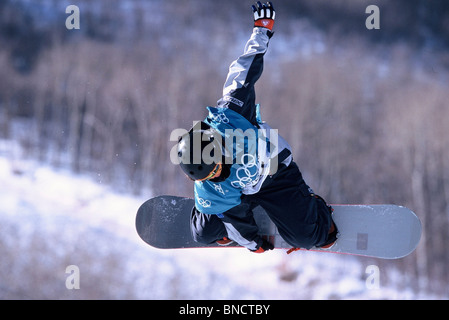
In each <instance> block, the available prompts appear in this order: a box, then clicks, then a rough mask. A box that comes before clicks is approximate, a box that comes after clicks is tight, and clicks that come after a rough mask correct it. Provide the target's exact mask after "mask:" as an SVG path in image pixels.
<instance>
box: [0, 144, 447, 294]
mask: <svg viewBox="0 0 449 320" xmlns="http://www.w3.org/2000/svg"><path fill="white" fill-rule="evenodd" d="M2 143H3V144H4V143H5V142H2ZM1 154H2V153H1V152H0V181H1V184H0V225H1V232H0V254H1V255H2V263H1V266H0V299H398V298H400V299H415V298H442V297H433V296H431V295H424V294H418V293H414V292H413V291H412V290H410V289H409V288H407V279H403V278H401V276H400V273H399V272H397V273H396V272H389V274H388V275H386V274H385V273H384V272H382V270H381V273H380V277H381V278H380V288H379V289H369V288H368V287H367V285H366V279H367V277H368V275H369V274H368V273H367V272H366V270H367V267H368V265H370V264H372V263H373V261H372V260H369V259H364V258H356V257H350V256H339V255H334V254H319V253H312V252H297V253H295V254H292V255H288V256H287V255H286V253H285V252H284V251H281V250H276V251H271V252H268V253H265V254H261V255H257V254H253V253H251V252H249V251H247V250H246V249H200V250H171V251H170V250H165V251H164V250H158V249H153V248H151V247H149V246H147V245H145V244H144V243H143V242H142V241H141V240H140V239H139V237H138V236H137V234H136V232H135V230H134V217H135V213H136V211H137V209H138V207H139V206H140V204H141V203H142V202H143V201H144V200H145V199H143V198H138V197H132V196H128V195H123V194H117V193H115V192H113V191H112V190H110V188H109V187H107V186H104V185H103V184H102V183H101V177H99V179H98V181H93V180H91V179H89V178H87V177H82V176H75V175H73V174H71V173H69V172H67V171H64V170H55V169H52V168H49V167H47V166H42V165H38V164H36V163H34V162H30V161H23V160H15V161H13V160H11V159H10V158H8V157H6V156H4V155H3V156H2V155H1ZM69 265H76V266H78V267H79V271H80V289H73V290H69V289H67V288H66V285H65V284H66V279H67V277H68V276H69V275H68V274H66V267H67V266H69ZM387 278H388V279H393V281H391V280H390V281H388V286H387V285H385V284H384V283H386V282H387V281H386V279H387ZM399 283H400V284H401V285H400V286H401V288H402V289H398V288H397V287H399Z"/></svg>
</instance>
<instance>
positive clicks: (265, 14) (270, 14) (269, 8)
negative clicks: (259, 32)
mask: <svg viewBox="0 0 449 320" xmlns="http://www.w3.org/2000/svg"><path fill="white" fill-rule="evenodd" d="M252 9H253V13H254V26H255V27H262V28H267V29H268V30H270V31H273V26H274V19H275V17H276V12H275V11H274V7H273V4H272V3H271V1H270V2H267V3H266V4H265V3H264V4H262V3H260V1H257V6H255V5H253V6H252Z"/></svg>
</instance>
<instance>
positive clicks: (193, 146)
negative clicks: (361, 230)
mask: <svg viewBox="0 0 449 320" xmlns="http://www.w3.org/2000/svg"><path fill="white" fill-rule="evenodd" d="M252 10H253V14H254V28H253V32H252V35H251V37H250V39H249V40H248V42H247V43H246V46H245V50H244V53H243V55H241V56H240V57H239V58H238V59H237V60H236V61H234V62H233V63H232V64H231V66H230V68H229V74H228V76H227V79H226V82H225V85H224V89H223V97H222V98H221V99H220V100H219V101H218V102H217V106H216V107H208V108H207V109H208V111H209V115H208V116H207V118H206V119H205V120H204V121H201V122H198V123H197V124H196V125H194V126H193V128H192V129H191V130H190V131H189V132H188V133H187V134H185V135H183V136H182V137H180V139H179V142H178V145H177V157H178V163H179V164H180V167H181V169H182V170H183V171H184V173H185V174H186V175H187V176H188V177H189V178H190V179H192V180H194V181H195V185H194V196H195V206H194V208H193V209H192V216H191V231H192V235H193V238H194V240H195V241H197V242H201V243H206V244H208V243H213V242H217V243H218V244H221V245H228V244H230V243H232V242H234V241H235V242H237V243H238V244H239V245H241V246H244V247H246V248H247V249H249V250H251V251H252V252H256V253H262V252H265V251H267V250H271V249H273V245H272V244H271V243H270V242H269V241H268V240H267V239H264V238H262V237H261V236H260V235H259V234H258V226H257V224H256V223H255V220H254V217H253V214H252V210H253V209H254V208H255V207H256V206H258V205H260V206H261V207H263V208H264V209H265V211H266V212H267V214H268V216H269V217H270V219H271V220H272V221H273V222H274V223H275V225H276V226H277V228H278V231H279V233H280V235H281V236H282V237H283V239H284V240H285V241H286V242H288V243H289V244H290V245H291V246H293V247H295V248H304V249H310V248H312V247H318V248H329V247H331V246H332V245H333V243H335V241H336V240H337V233H338V229H337V227H336V225H335V224H334V222H333V220H332V216H331V214H332V208H331V207H330V206H328V205H327V204H326V202H325V201H324V200H323V199H322V198H321V197H319V196H317V195H315V194H314V193H313V191H312V189H311V188H309V186H308V185H307V184H306V183H305V181H304V179H303V177H302V174H301V172H300V170H299V168H298V166H297V164H296V163H295V162H294V161H293V159H292V154H291V148H290V146H289V145H288V143H287V142H286V141H285V140H284V139H283V138H282V137H280V136H278V135H274V137H273V135H272V134H271V133H270V129H271V128H270V127H269V126H268V125H267V124H265V123H263V122H262V121H261V120H260V119H261V118H260V113H259V105H256V104H255V90H254V85H255V83H256V81H257V80H258V79H259V78H260V76H261V74H262V70H263V61H264V55H265V53H266V51H267V48H268V43H269V41H270V39H271V37H272V36H273V31H272V30H273V25H274V20H275V10H274V7H273V4H272V3H271V2H267V3H266V4H262V3H260V2H259V1H258V2H257V4H256V5H255V6H254V5H253V6H252ZM276 107H278V106H276ZM279 107H281V106H279ZM271 131H273V129H271ZM198 141H199V142H198ZM234 141H236V142H234ZM265 142H267V143H265Z"/></svg>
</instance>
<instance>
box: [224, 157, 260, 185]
mask: <svg viewBox="0 0 449 320" xmlns="http://www.w3.org/2000/svg"><path fill="white" fill-rule="evenodd" d="M245 160H246V161H245ZM241 163H242V165H241V166H240V167H239V168H238V169H237V171H236V173H235V175H236V177H237V180H234V181H232V182H231V185H232V186H233V187H234V188H245V187H247V186H249V185H254V184H256V183H257V182H258V181H259V178H260V177H259V169H258V167H257V162H256V157H255V156H254V155H252V154H248V153H247V154H244V155H243V156H242V159H241Z"/></svg>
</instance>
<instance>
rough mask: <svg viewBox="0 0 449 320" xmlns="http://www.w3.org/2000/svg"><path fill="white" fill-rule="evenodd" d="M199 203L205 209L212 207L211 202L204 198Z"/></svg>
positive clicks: (199, 199)
mask: <svg viewBox="0 0 449 320" xmlns="http://www.w3.org/2000/svg"><path fill="white" fill-rule="evenodd" d="M197 201H198V204H199V205H200V206H202V207H203V208H209V207H210V206H211V205H212V203H211V202H210V200H204V199H203V198H198V199H197Z"/></svg>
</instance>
